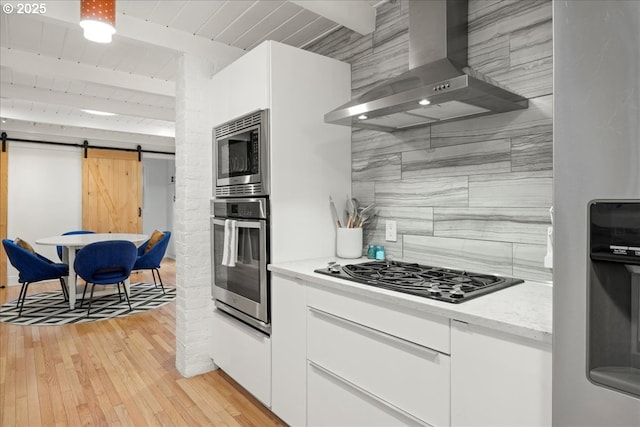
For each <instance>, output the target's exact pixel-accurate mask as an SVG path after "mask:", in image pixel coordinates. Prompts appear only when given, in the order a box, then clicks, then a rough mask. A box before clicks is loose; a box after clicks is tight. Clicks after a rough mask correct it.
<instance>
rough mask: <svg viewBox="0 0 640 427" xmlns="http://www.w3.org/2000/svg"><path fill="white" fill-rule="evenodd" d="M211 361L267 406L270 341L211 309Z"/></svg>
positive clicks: (269, 404)
mask: <svg viewBox="0 0 640 427" xmlns="http://www.w3.org/2000/svg"><path fill="white" fill-rule="evenodd" d="M213 328H214V329H213V361H214V363H215V364H216V365H218V366H219V367H220V368H221V369H222V370H223V371H225V372H226V373H227V374H229V376H230V377H231V378H233V379H234V380H236V381H237V382H238V384H240V385H241V386H242V387H244V388H245V389H247V391H248V392H249V393H251V394H253V395H254V396H255V397H256V398H257V399H258V400H260V401H261V402H262V403H264V404H265V405H266V406H271V339H270V338H269V337H267V336H265V335H263V334H262V333H260V332H258V331H256V330H255V329H253V328H250V327H249V326H247V325H245V324H244V323H242V322H240V321H238V320H236V319H234V318H232V317H230V316H228V315H227V314H224V313H221V312H220V311H219V310H215V311H214V313H213Z"/></svg>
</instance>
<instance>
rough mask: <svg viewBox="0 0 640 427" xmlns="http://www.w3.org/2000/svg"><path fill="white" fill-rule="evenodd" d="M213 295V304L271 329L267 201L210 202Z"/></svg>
mask: <svg viewBox="0 0 640 427" xmlns="http://www.w3.org/2000/svg"><path fill="white" fill-rule="evenodd" d="M211 214H212V215H211V245H212V262H211V268H212V272H211V275H212V281H213V283H212V296H213V298H214V300H215V304H216V307H217V308H218V309H220V310H222V311H224V312H226V313H228V314H230V315H231V316H233V317H235V318H237V319H239V320H241V321H243V322H244V323H246V324H248V325H250V326H252V327H254V328H256V329H258V330H260V331H262V332H264V333H266V334H267V335H270V334H271V319H270V286H269V272H268V271H267V264H268V263H269V201H268V199H267V198H266V197H261V198H232V199H220V200H214V201H212V202H211Z"/></svg>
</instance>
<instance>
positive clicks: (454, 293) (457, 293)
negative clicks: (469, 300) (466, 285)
mask: <svg viewBox="0 0 640 427" xmlns="http://www.w3.org/2000/svg"><path fill="white" fill-rule="evenodd" d="M449 296H450V297H451V298H464V291H463V290H462V285H453V289H452V290H451V292H449Z"/></svg>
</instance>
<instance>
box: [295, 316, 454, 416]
mask: <svg viewBox="0 0 640 427" xmlns="http://www.w3.org/2000/svg"><path fill="white" fill-rule="evenodd" d="M307 328H308V342H307V358H308V360H309V361H311V362H313V363H315V364H317V365H319V366H320V367H322V368H324V369H326V370H327V371H330V372H332V373H333V374H335V375H337V376H339V377H341V378H344V379H345V380H346V381H348V382H349V383H352V384H354V385H355V386H357V387H359V388H361V389H363V390H366V391H367V392H369V393H371V394H372V395H374V396H377V397H378V398H380V399H381V400H383V401H386V402H389V404H391V405H392V406H394V407H397V408H399V409H400V410H402V411H405V412H407V413H409V414H411V415H412V416H415V417H416V418H418V419H420V420H423V421H425V422H426V423H428V424H431V425H435V426H440V425H443V426H444V425H449V413H450V410H449V408H450V386H449V384H450V381H449V375H450V369H449V365H450V361H449V356H447V355H446V354H442V353H439V352H437V351H435V350H432V349H429V348H426V347H422V346H419V345H417V344H415V343H412V342H409V341H406V340H404V339H402V338H398V337H396V336H393V335H389V334H387V333H384V332H381V331H378V330H376V329H373V328H370V327H367V326H363V325H360V324H358V323H355V322H352V321H350V320H347V319H344V318H341V317H338V316H335V315H333V314H329V313H326V312H323V311H320V310H318V309H315V308H310V309H309V312H308V319H307Z"/></svg>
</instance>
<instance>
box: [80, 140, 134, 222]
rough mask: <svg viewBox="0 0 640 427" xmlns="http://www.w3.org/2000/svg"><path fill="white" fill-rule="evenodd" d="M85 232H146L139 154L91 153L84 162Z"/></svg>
mask: <svg viewBox="0 0 640 427" xmlns="http://www.w3.org/2000/svg"><path fill="white" fill-rule="evenodd" d="M82 228H83V229H85V230H92V231H95V232H98V233H141V232H142V162H140V161H138V153H137V152H129V151H117V150H103V149H91V148H90V149H88V150H87V155H86V157H85V158H84V159H83V161H82Z"/></svg>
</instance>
